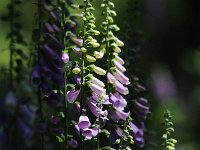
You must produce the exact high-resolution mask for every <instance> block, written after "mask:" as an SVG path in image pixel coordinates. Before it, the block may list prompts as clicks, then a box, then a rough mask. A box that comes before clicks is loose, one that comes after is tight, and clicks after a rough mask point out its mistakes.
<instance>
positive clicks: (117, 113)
mask: <svg viewBox="0 0 200 150" xmlns="http://www.w3.org/2000/svg"><path fill="white" fill-rule="evenodd" d="M129 114H130V113H129V112H128V113H126V112H124V111H123V110H118V109H114V108H111V109H110V118H111V119H112V120H113V121H114V122H118V121H119V120H126V118H127V117H128V116H129Z"/></svg>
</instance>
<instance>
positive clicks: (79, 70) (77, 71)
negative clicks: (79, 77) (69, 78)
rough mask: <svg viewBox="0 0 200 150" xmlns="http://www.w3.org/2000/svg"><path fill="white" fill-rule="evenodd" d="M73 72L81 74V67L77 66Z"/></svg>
mask: <svg viewBox="0 0 200 150" xmlns="http://www.w3.org/2000/svg"><path fill="white" fill-rule="evenodd" d="M72 72H73V73H74V74H79V73H80V72H81V69H80V68H78V67H75V68H74V69H72Z"/></svg>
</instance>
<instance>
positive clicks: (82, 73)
mask: <svg viewBox="0 0 200 150" xmlns="http://www.w3.org/2000/svg"><path fill="white" fill-rule="evenodd" d="M87 7H88V1H87V2H86V5H85V9H84V14H85V13H86V11H87ZM83 24H84V25H83V28H84V29H83V47H85V38H86V35H85V33H86V28H85V25H86V21H84V22H83ZM84 76H85V53H83V52H82V56H81V94H80V95H81V98H80V115H82V113H83V100H84V86H85V80H84ZM80 143H81V150H83V135H82V131H81V130H80Z"/></svg>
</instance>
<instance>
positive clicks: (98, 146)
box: [97, 97, 103, 150]
mask: <svg viewBox="0 0 200 150" xmlns="http://www.w3.org/2000/svg"><path fill="white" fill-rule="evenodd" d="M102 98H103V97H100V99H99V100H98V109H99V116H98V119H99V127H98V137H97V150H100V145H99V143H100V128H101V112H100V111H101V108H102Z"/></svg>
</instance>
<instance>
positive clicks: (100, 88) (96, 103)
mask: <svg viewBox="0 0 200 150" xmlns="http://www.w3.org/2000/svg"><path fill="white" fill-rule="evenodd" d="M84 3H85V7H84V8H85V11H84V12H83V21H84V32H83V36H82V39H83V45H82V47H81V54H82V55H81V56H82V57H81V60H80V61H81V64H80V66H81V72H80V74H81V89H80V90H81V95H80V96H81V97H80V112H81V116H80V117H79V123H80V119H81V118H83V117H82V116H83V109H84V108H85V107H86V105H84V104H85V103H86V104H87V106H88V108H89V109H90V112H91V113H92V114H93V115H94V117H96V123H94V124H93V125H92V126H95V127H94V128H93V129H89V130H88V128H87V130H85V129H82V128H80V126H79V125H78V126H76V128H79V129H78V130H79V131H80V130H81V132H80V133H81V134H82V136H84V137H85V139H86V140H89V139H91V138H92V137H95V136H96V135H97V134H98V133H99V129H100V120H103V122H104V121H105V120H107V115H108V112H107V110H103V105H107V104H109V103H108V99H107V96H106V89H105V84H104V83H103V82H102V81H101V80H99V79H98V78H97V77H95V76H104V75H105V74H106V71H105V70H104V69H102V68H100V67H98V66H96V65H95V62H97V61H98V60H99V59H101V58H103V55H104V52H103V51H101V50H95V49H97V48H98V47H99V46H100V44H99V43H98V42H97V40H96V39H94V38H93V36H96V35H99V34H100V32H99V31H97V30H96V29H95V28H96V25H95V20H96V19H95V17H94V15H93V13H92V11H94V8H93V6H92V3H91V1H89V0H85V1H84ZM94 73H95V74H94ZM85 90H88V91H89V93H88V94H87V95H86V94H84V91H85ZM85 98H86V99H87V100H86V101H84V100H85ZM83 119H86V117H85V118H83ZM85 121H86V120H85ZM88 121H89V118H88ZM79 123H78V124H79ZM85 133H87V134H85ZM90 133H91V134H90ZM88 134H89V135H90V136H89V135H88Z"/></svg>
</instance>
